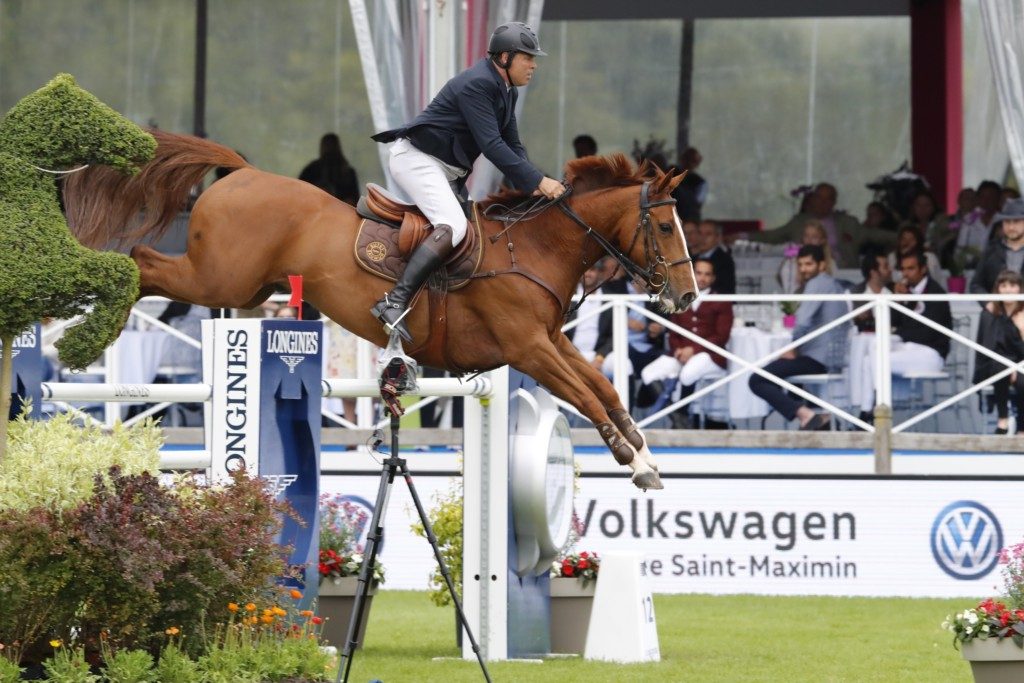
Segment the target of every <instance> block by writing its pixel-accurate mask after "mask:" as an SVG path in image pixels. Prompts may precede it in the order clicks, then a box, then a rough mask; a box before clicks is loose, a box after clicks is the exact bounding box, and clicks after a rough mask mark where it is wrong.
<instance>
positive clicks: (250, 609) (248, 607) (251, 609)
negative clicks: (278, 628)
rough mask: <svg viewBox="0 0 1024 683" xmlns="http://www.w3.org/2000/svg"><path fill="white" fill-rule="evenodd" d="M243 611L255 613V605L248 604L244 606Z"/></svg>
mask: <svg viewBox="0 0 1024 683" xmlns="http://www.w3.org/2000/svg"><path fill="white" fill-rule="evenodd" d="M245 611H246V612H255V611H256V603H254V602H250V603H249V604H248V605H246V606H245Z"/></svg>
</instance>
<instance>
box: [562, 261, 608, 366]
mask: <svg viewBox="0 0 1024 683" xmlns="http://www.w3.org/2000/svg"><path fill="white" fill-rule="evenodd" d="M607 261H611V259H610V258H608V257H607V256H605V257H604V258H602V259H598V260H597V261H596V262H595V263H594V265H592V266H590V268H587V270H586V272H585V273H583V279H582V280H580V284H579V286H578V287H577V288H576V293H577V294H579V295H583V294H585V293H587V292H590V291H591V290H593V289H594V287H597V286H598V285H599V284H600V283H601V279H602V273H603V271H604V267H605V263H606V262H607ZM613 263H614V262H613ZM602 305H603V302H601V301H599V300H597V299H593V298H590V297H587V298H585V299H584V300H583V303H582V304H580V307H579V308H578V309H576V311H575V312H574V313H573V315H572V316H571V317H570V318H569V320H568V321H566V322H571V321H573V320H576V319H577V318H578V319H579V321H580V322H579V324H578V325H576V327H573V328H572V329H570V330H569V331H567V332H566V336H568V337H569V340H570V341H571V342H572V343H573V346H575V347H576V349H577V350H578V351H579V352H580V353H581V354H582V355H583V357H584V358H585V359H586V360H587V362H588V363H590V364H591V365H592V366H593V367H594V369H595V370H601V369H602V366H603V364H604V359H605V358H606V357H607V356H608V354H609V353H611V350H612V309H610V308H608V309H606V310H604V311H602V312H601V313H600V314H597V315H594V312H595V311H597V310H598V309H599V308H600V307H601V306H602Z"/></svg>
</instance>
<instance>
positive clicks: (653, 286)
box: [558, 181, 693, 315]
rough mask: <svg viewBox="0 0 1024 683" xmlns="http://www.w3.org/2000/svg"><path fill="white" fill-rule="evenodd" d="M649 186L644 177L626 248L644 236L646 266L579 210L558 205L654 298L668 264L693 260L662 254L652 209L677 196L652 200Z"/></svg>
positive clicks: (661, 288)
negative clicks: (667, 257)
mask: <svg viewBox="0 0 1024 683" xmlns="http://www.w3.org/2000/svg"><path fill="white" fill-rule="evenodd" d="M650 188H651V183H650V182H649V181H645V182H644V184H643V185H642V186H641V188H640V220H639V222H638V223H637V226H636V232H634V233H633V241H632V242H630V244H629V249H628V250H627V251H632V250H633V247H634V246H636V243H637V240H639V239H640V236H641V234H642V235H643V239H644V256H645V257H646V259H647V262H648V263H649V264H650V265H648V266H647V268H642V267H641V266H640V265H639V264H637V263H636V262H635V261H633V260H632V259H631V258H629V256H627V255H626V253H624V252H623V251H621V250H620V249H619V248H618V247H616V246H615V245H614V244H612V243H611V242H610V241H609V240H608V238H606V237H605V236H604V235H602V234H600V233H598V232H595V231H594V228H592V227H591V226H590V225H588V224H587V222H586V221H584V220H583V219H582V218H580V216H579V214H577V213H576V212H575V211H573V210H572V208H570V207H569V206H568V205H566V204H565V203H563V202H559V203H558V208H559V209H561V211H562V213H564V214H565V215H566V216H568V217H569V218H570V219H571V220H572V222H573V223H575V224H576V225H578V226H580V227H581V228H583V229H584V230H585V231H586V235H587V236H589V237H591V238H592V239H593V240H594V241H595V242H597V243H598V245H600V247H601V248H602V249H604V251H605V252H606V253H607V254H608V255H609V256H611V257H612V258H614V259H615V260H616V261H618V262H619V264H620V265H621V266H622V268H623V269H624V270H625V271H626V273H627V274H628V275H629V276H630V278H631V279H633V280H636V281H639V282H642V283H643V285H644V289H646V290H647V293H648V294H650V295H651V297H652V298H654V297H657V296H660V295H661V293H662V292H663V291H665V286H666V285H667V284H668V277H667V275H668V270H669V268H674V267H675V266H682V265H686V264H687V263H691V262H692V261H693V257H691V256H685V257H683V258H681V259H676V260H675V261H672V262H671V263H670V262H668V261H666V260H665V257H664V256H662V255H661V249H660V247H659V246H658V240H657V239H655V237H654V226H653V225H652V224H651V209H652V208H654V207H656V206H666V205H668V204H675V201H676V200H675V199H659V200H658V201H655V202H652V201H651V200H650V198H649V196H648V195H649V194H650ZM659 268H662V269H663V270H659ZM602 284H603V283H602ZM594 291H595V290H591V291H590V292H584V294H583V297H582V298H581V299H580V300H579V301H578V302H576V304H575V305H574V306H573V307H572V309H570V310H569V312H568V314H567V315H571V314H572V313H574V312H575V311H576V310H577V309H579V307H580V305H582V303H583V299H586V298H587V296H588V295H589V294H592V293H593V292H594Z"/></svg>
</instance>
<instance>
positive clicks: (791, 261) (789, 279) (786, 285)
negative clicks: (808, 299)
mask: <svg viewBox="0 0 1024 683" xmlns="http://www.w3.org/2000/svg"><path fill="white" fill-rule="evenodd" d="M809 244H810V245H816V246H819V247H821V248H822V249H823V250H824V251H825V271H826V272H827V273H828V274H829V275H832V276H835V274H836V264H835V262H834V261H833V260H832V250H831V249H829V246H828V234H827V233H826V232H825V226H824V225H822V223H821V221H819V220H818V219H816V218H808V219H807V222H806V223H805V224H804V231H803V234H802V235H801V236H800V244H799V245H796V244H793V245H790V246H788V247H787V248H786V251H785V252H784V255H783V258H782V263H781V264H780V265H779V273H778V276H777V279H778V281H779V285H780V286H781V287H782V291H783V293H785V294H793V293H795V292H798V291H800V288H801V287H803V286H804V282H803V280H802V279H801V278H800V269H799V268H798V267H797V259H796V255H797V254H798V253H799V252H800V247H802V246H806V245H809Z"/></svg>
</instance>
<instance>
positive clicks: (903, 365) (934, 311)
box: [889, 251, 953, 375]
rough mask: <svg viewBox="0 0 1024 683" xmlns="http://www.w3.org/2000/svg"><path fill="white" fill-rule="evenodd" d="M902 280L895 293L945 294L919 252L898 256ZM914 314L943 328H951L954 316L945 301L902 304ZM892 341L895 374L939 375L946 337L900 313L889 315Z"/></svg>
mask: <svg viewBox="0 0 1024 683" xmlns="http://www.w3.org/2000/svg"><path fill="white" fill-rule="evenodd" d="M900 271H902V273H903V278H902V279H901V280H900V281H899V282H897V283H896V284H895V285H894V286H893V292H895V293H896V294H945V293H946V290H945V289H943V288H942V286H941V285H939V284H938V283H937V282H935V280H934V279H932V277H931V276H930V275H929V271H928V260H927V259H926V258H925V255H924V254H923V253H921V252H919V251H918V252H915V253H911V254H904V255H903V256H901V257H900ZM903 305H904V306H906V307H907V308H909V309H910V310H912V311H914V312H915V313H917V314H919V315H921V316H923V317H925V318H928V319H929V320H931V321H932V322H934V323H938V324H939V325H941V326H942V327H945V328H949V329H952V327H953V315H952V313H951V312H950V309H949V302H948V301H927V302H925V301H918V302H917V303H916V304H915V303H913V302H910V303H905V304H903ZM892 326H893V333H894V334H895V335H897V336H899V341H898V342H897V341H896V340H895V339H894V340H893V346H892V352H891V353H890V354H889V364H890V366H891V367H892V373H893V374H894V375H906V374H907V373H909V372H939V371H940V370H942V366H943V365H944V364H945V361H946V356H948V355H949V337H947V336H946V335H944V334H942V333H941V332H938V331H937V330H934V329H932V328H931V327H929V326H927V325H925V324H924V323H922V322H920V321H919V320H915V319H913V318H911V317H910V316H908V315H906V314H905V313H901V312H900V311H899V310H895V309H894V310H893V312H892Z"/></svg>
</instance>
